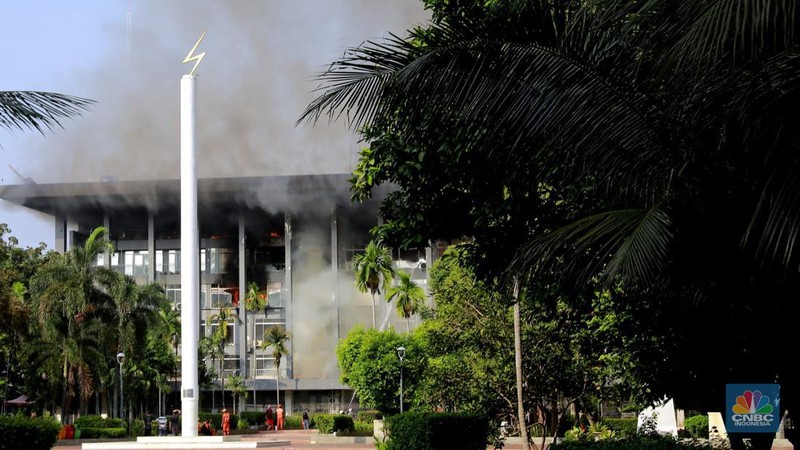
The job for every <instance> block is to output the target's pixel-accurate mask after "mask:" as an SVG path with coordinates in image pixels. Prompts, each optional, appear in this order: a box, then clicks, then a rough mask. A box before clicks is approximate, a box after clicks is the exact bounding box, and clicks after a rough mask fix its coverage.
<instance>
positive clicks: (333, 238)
mask: <svg viewBox="0 0 800 450" xmlns="http://www.w3.org/2000/svg"><path fill="white" fill-rule="evenodd" d="M347 177H348V175H345V174H338V175H297V176H273V177H238V178H207V179H200V180H198V222H199V230H200V231H199V238H200V250H199V251H200V255H199V261H200V290H199V292H200V295H199V298H198V299H197V300H195V301H198V302H199V308H200V323H199V324H198V325H199V327H200V336H201V337H202V336H206V335H209V334H210V333H211V332H212V330H211V329H207V326H206V325H207V323H206V320H207V319H208V318H209V317H211V316H214V315H215V314H216V313H217V312H218V311H219V309H220V308H221V307H230V308H232V309H234V310H235V312H236V313H237V314H238V317H239V319H240V320H241V322H236V323H231V325H232V326H233V329H234V333H233V334H232V336H231V338H230V339H229V341H228V342H227V344H226V348H225V356H224V358H223V359H224V361H221V362H220V361H218V362H217V364H218V366H217V368H216V372H217V373H218V374H220V375H221V371H222V370H224V374H225V375H226V377H229V376H230V375H232V374H234V373H238V374H240V375H242V376H243V377H244V378H245V380H246V381H245V384H246V387H247V389H248V391H249V392H251V393H255V398H253V397H252V396H251V398H249V399H248V405H247V406H246V408H247V409H251V408H255V409H257V410H263V409H264V407H265V406H266V405H267V404H275V403H276V401H275V400H276V399H275V395H276V388H277V387H278V386H279V387H280V396H281V397H280V401H281V403H284V404H285V405H286V407H287V411H290V412H291V411H293V410H296V409H298V408H299V407H300V405H301V404H302V405H305V406H310V407H311V408H312V409H315V410H320V411H324V410H339V409H347V407H348V406H350V405H351V402H352V401H353V392H352V391H351V390H350V389H349V388H348V387H347V386H345V385H343V384H342V383H340V382H339V374H338V368H337V364H336V352H335V349H336V344H337V342H338V341H339V339H340V338H343V337H345V336H346V334H347V332H348V331H349V330H350V329H351V328H352V327H353V326H355V325H356V324H363V325H364V326H365V327H369V326H371V323H372V309H371V308H372V299H371V296H370V295H369V294H363V293H360V292H358V291H357V290H356V288H355V286H354V283H353V275H352V272H351V270H350V265H349V264H350V261H351V259H352V257H353V255H355V254H356V253H358V252H359V251H361V250H362V249H363V248H364V247H365V246H366V243H367V242H368V241H369V240H370V236H369V230H370V228H372V227H373V226H375V224H376V223H377V206H378V205H377V200H376V201H374V202H367V203H363V204H352V203H351V202H350V200H349V192H348V183H347ZM0 198H2V199H5V200H8V201H11V202H14V203H17V204H19V205H22V206H25V207H27V208H31V209H34V210H37V211H41V212H44V213H46V214H49V215H52V216H53V217H54V233H55V247H56V250H57V251H61V252H63V251H66V250H68V249H70V248H71V247H72V246H73V245H75V244H79V243H81V242H82V240H83V239H85V238H86V236H88V235H89V234H90V233H91V231H92V230H93V229H94V228H96V227H98V226H104V227H105V228H106V229H107V230H109V233H110V236H111V239H112V241H113V243H114V245H115V250H116V251H115V253H114V254H113V255H106V256H105V257H104V258H103V259H102V260H101V261H98V262H97V264H98V265H105V266H106V267H110V268H113V269H115V270H117V271H119V272H122V273H125V274H127V275H130V276H132V277H134V278H135V279H136V280H137V282H141V283H146V282H152V281H156V282H158V283H160V284H161V285H162V286H164V289H165V291H166V293H167V295H168V297H169V298H170V300H171V302H172V305H173V307H174V308H176V309H180V308H181V305H182V303H184V302H186V301H189V299H186V298H182V296H181V279H180V276H181V274H180V271H181V263H180V261H181V245H180V230H181V227H180V183H179V181H178V180H155V181H116V180H110V181H104V182H98V183H53V184H24V185H13V186H2V187H0ZM395 254H396V265H397V267H398V269H400V270H406V271H410V273H411V275H412V277H413V278H414V279H416V280H417V281H418V282H419V283H420V284H423V285H425V279H426V275H427V272H426V264H425V261H431V254H430V250H427V251H426V250H425V249H419V250H410V251H404V252H395ZM250 283H256V284H257V286H258V288H259V290H260V291H261V292H263V293H264V295H265V296H266V297H267V299H268V302H267V306H266V308H264V309H263V310H256V311H249V310H247V308H246V307H245V302H244V301H243V299H244V297H245V295H246V292H247V288H248V285H249V284H250ZM376 308H378V314H379V322H378V326H379V327H385V326H387V324H388V325H391V326H394V327H395V328H397V329H404V328H405V322H404V321H403V320H402V319H401V318H399V317H398V316H397V314H396V313H395V312H394V308H393V306H390V305H387V304H386V303H385V302H383V301H377V302H376ZM215 325H216V324H215V323H213V322H212V323H211V327H210V328H213V327H214V326H215ZM273 326H279V327H285V329H286V330H287V331H288V332H289V333H290V335H291V339H290V340H289V342H288V350H289V351H288V355H287V356H286V357H285V359H284V360H282V362H281V364H280V373H278V372H277V370H276V368H275V364H274V360H273V357H272V353H271V350H270V349H269V348H264V346H263V339H264V333H265V331H266V330H268V329H269V328H271V327H273ZM174 382H175V387H176V389H177V388H178V387H179V380H175V381H174ZM215 384H216V387H215V388H214V389H213V390H214V391H220V390H222V389H221V388H222V386H221V385H220V380H217V381H216V382H215ZM220 395H225V396H226V403H228V404H230V398H231V393H230V392H225V391H224V390H222V393H220V392H212V395H207V394H206V395H203V396H202V404H201V408H202V409H204V410H209V409H218V408H219V407H220V405H221V404H222V401H221V399H220Z"/></svg>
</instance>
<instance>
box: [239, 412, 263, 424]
mask: <svg viewBox="0 0 800 450" xmlns="http://www.w3.org/2000/svg"><path fill="white" fill-rule="evenodd" d="M239 418H240V419H243V420H246V421H247V423H249V424H250V425H259V426H261V425H264V423H266V420H264V411H261V412H258V411H242V412H240V413H239Z"/></svg>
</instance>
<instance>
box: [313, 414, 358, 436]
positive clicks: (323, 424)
mask: <svg viewBox="0 0 800 450" xmlns="http://www.w3.org/2000/svg"><path fill="white" fill-rule="evenodd" d="M314 422H315V423H316V425H317V429H319V432H320V434H331V433H333V432H334V431H335V432H340V431H355V425H354V424H353V418H352V417H350V416H347V415H342V414H315V415H314ZM301 428H302V426H301Z"/></svg>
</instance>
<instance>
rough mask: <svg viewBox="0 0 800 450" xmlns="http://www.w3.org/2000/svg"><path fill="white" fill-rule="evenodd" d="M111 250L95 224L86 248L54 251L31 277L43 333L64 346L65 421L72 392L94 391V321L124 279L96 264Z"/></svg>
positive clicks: (83, 394) (86, 394) (85, 396)
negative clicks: (68, 398) (53, 254)
mask: <svg viewBox="0 0 800 450" xmlns="http://www.w3.org/2000/svg"><path fill="white" fill-rule="evenodd" d="M113 252H114V247H113V244H112V243H111V241H110V240H109V238H108V233H107V231H106V230H105V228H102V227H100V228H96V229H95V230H94V231H93V232H92V233H91V234H90V235H89V237H88V238H87V239H86V242H85V243H84V244H83V246H75V247H73V248H72V249H71V250H69V251H68V252H66V253H64V254H59V255H55V256H54V257H53V258H52V259H50V260H49V261H48V262H47V263H46V264H45V265H43V266H42V267H41V268H40V269H39V270H38V271H37V272H36V274H35V275H34V276H33V278H32V279H31V287H30V290H31V306H32V310H33V311H34V314H35V316H36V319H37V323H38V326H39V329H40V330H41V332H42V337H43V339H45V340H46V341H48V342H51V343H52V344H53V345H56V346H57V347H58V348H60V349H61V351H60V352H59V353H60V356H59V357H60V358H61V360H62V362H63V365H62V367H63V372H62V375H63V379H64V383H65V384H64V390H63V396H62V411H63V414H62V421H63V420H66V415H67V409H68V403H67V393H68V391H69V393H70V394H74V393H75V392H76V391H77V390H79V391H80V394H81V399H82V400H87V399H88V398H89V397H90V396H91V394H92V392H93V389H94V378H95V374H94V371H93V369H92V366H91V365H90V364H88V361H89V360H88V359H87V358H88V357H89V356H90V354H91V353H96V352H97V351H98V350H97V348H96V347H95V346H93V345H92V343H94V342H97V339H95V337H97V336H98V332H97V330H93V329H92V328H93V326H94V325H93V323H92V319H93V318H94V317H95V314H96V313H97V312H98V310H99V309H100V308H101V307H102V305H103V304H106V303H108V302H109V301H110V299H111V297H112V293H113V292H115V291H116V290H118V289H119V284H120V282H121V278H120V276H119V274H118V273H116V272H113V271H111V270H109V269H106V268H104V267H99V266H95V263H96V261H97V258H98V256H99V255H101V254H104V253H105V254H112V253H113ZM78 388H79V389H78Z"/></svg>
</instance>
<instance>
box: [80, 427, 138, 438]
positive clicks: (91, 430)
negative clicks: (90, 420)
mask: <svg viewBox="0 0 800 450" xmlns="http://www.w3.org/2000/svg"><path fill="white" fill-rule="evenodd" d="M80 430H81V439H112V438H123V437H125V436H127V435H128V431H127V430H126V429H125V428H95V427H86V428H81V429H80Z"/></svg>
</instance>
